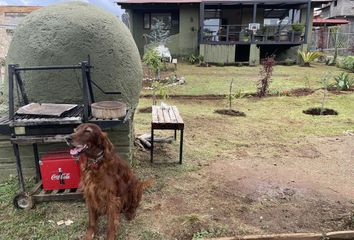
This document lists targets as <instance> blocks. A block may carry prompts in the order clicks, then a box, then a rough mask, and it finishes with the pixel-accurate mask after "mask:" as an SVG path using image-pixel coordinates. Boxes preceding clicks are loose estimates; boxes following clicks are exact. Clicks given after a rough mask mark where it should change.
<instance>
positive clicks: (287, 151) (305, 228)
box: [139, 118, 354, 240]
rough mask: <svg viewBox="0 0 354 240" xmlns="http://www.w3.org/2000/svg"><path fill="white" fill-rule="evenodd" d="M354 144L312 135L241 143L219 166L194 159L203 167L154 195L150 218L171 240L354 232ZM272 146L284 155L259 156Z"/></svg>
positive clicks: (353, 139)
mask: <svg viewBox="0 0 354 240" xmlns="http://www.w3.org/2000/svg"><path fill="white" fill-rule="evenodd" d="M200 120H201V119H200V118H199V119H198V121H200ZM186 141H187V142H188V139H187V140H186ZM353 144H354V137H351V136H341V137H335V138H308V139H302V140H301V143H299V142H298V141H294V142H288V143H283V144H274V143H273V144H262V145H247V146H246V145H244V146H239V147H235V151H233V152H232V153H228V154H226V153H222V152H220V154H219V155H218V156H219V157H218V158H216V159H215V160H214V161H211V162H210V161H208V162H206V161H203V160H202V158H201V159H199V160H198V159H194V164H195V163H196V162H197V166H198V168H197V170H193V171H191V172H188V173H186V174H184V175H182V176H179V177H168V178H167V179H166V180H165V181H164V182H163V185H160V186H159V187H158V189H159V191H157V192H153V193H151V194H150V195H149V196H148V197H146V198H147V201H148V202H149V203H150V204H148V208H149V209H154V210H147V209H146V207H147V206H145V209H144V210H142V213H141V214H142V215H145V216H142V217H150V218H151V214H153V215H154V216H156V218H154V223H153V225H154V228H155V229H159V231H160V232H161V233H163V234H164V236H166V239H181V240H184V239H185V240H187V239H192V237H193V236H194V237H196V236H204V237H205V236H207V237H216V236H217V237H220V236H232V235H245V234H267V233H296V232H322V231H337V230H349V229H351V228H353V227H354V226H353V224H354V222H353V214H354V213H353V212H354V202H353V198H354V189H353V188H352V184H351V182H352V179H354V172H353V171H352V170H351V169H352V164H354V159H353V157H352V156H353V154H354V150H352V147H351V146H353ZM266 149H267V150H269V151H273V152H277V154H278V157H272V156H268V155H266V154H261V155H260V154H259V153H263V152H265V151H266ZM157 151H159V150H157ZM145 154H148V153H143V152H141V156H140V157H139V158H141V159H145V158H146V156H145ZM159 154H163V155H166V156H168V155H169V153H168V152H156V155H159ZM195 161H196V162H195ZM184 164H187V163H184ZM183 166H186V165H183ZM166 167H169V165H166Z"/></svg>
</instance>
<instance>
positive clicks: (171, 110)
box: [168, 108, 177, 123]
mask: <svg viewBox="0 0 354 240" xmlns="http://www.w3.org/2000/svg"><path fill="white" fill-rule="evenodd" d="M168 115H169V116H170V119H171V122H172V123H177V118H176V116H175V113H174V112H173V109H172V108H169V109H168Z"/></svg>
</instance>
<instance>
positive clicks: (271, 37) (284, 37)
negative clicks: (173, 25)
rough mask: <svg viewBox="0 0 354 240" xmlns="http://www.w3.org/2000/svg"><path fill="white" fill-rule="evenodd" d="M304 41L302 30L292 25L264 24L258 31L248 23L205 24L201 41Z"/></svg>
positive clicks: (269, 42)
mask: <svg viewBox="0 0 354 240" xmlns="http://www.w3.org/2000/svg"><path fill="white" fill-rule="evenodd" d="M303 41H304V37H303V33H302V31H294V30H292V25H262V26H260V28H259V29H258V30H257V31H252V30H250V29H248V25H204V27H203V31H202V33H201V43H266V44H271V43H293V44H301V43H303Z"/></svg>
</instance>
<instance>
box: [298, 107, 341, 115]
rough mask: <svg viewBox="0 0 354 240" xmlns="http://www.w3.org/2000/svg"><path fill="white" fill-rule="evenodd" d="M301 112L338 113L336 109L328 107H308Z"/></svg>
mask: <svg viewBox="0 0 354 240" xmlns="http://www.w3.org/2000/svg"><path fill="white" fill-rule="evenodd" d="M302 112H303V113H305V114H309V115H338V112H337V111H335V110H333V109H330V108H323V109H322V108H309V109H307V110H304V111H302Z"/></svg>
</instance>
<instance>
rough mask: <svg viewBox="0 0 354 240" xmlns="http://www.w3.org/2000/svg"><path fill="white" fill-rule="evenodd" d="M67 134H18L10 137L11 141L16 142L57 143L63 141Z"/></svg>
mask: <svg viewBox="0 0 354 240" xmlns="http://www.w3.org/2000/svg"><path fill="white" fill-rule="evenodd" d="M66 136H67V135H54V136H18V137H15V138H11V142H13V143H18V144H28V143H57V142H65V137H66Z"/></svg>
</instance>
